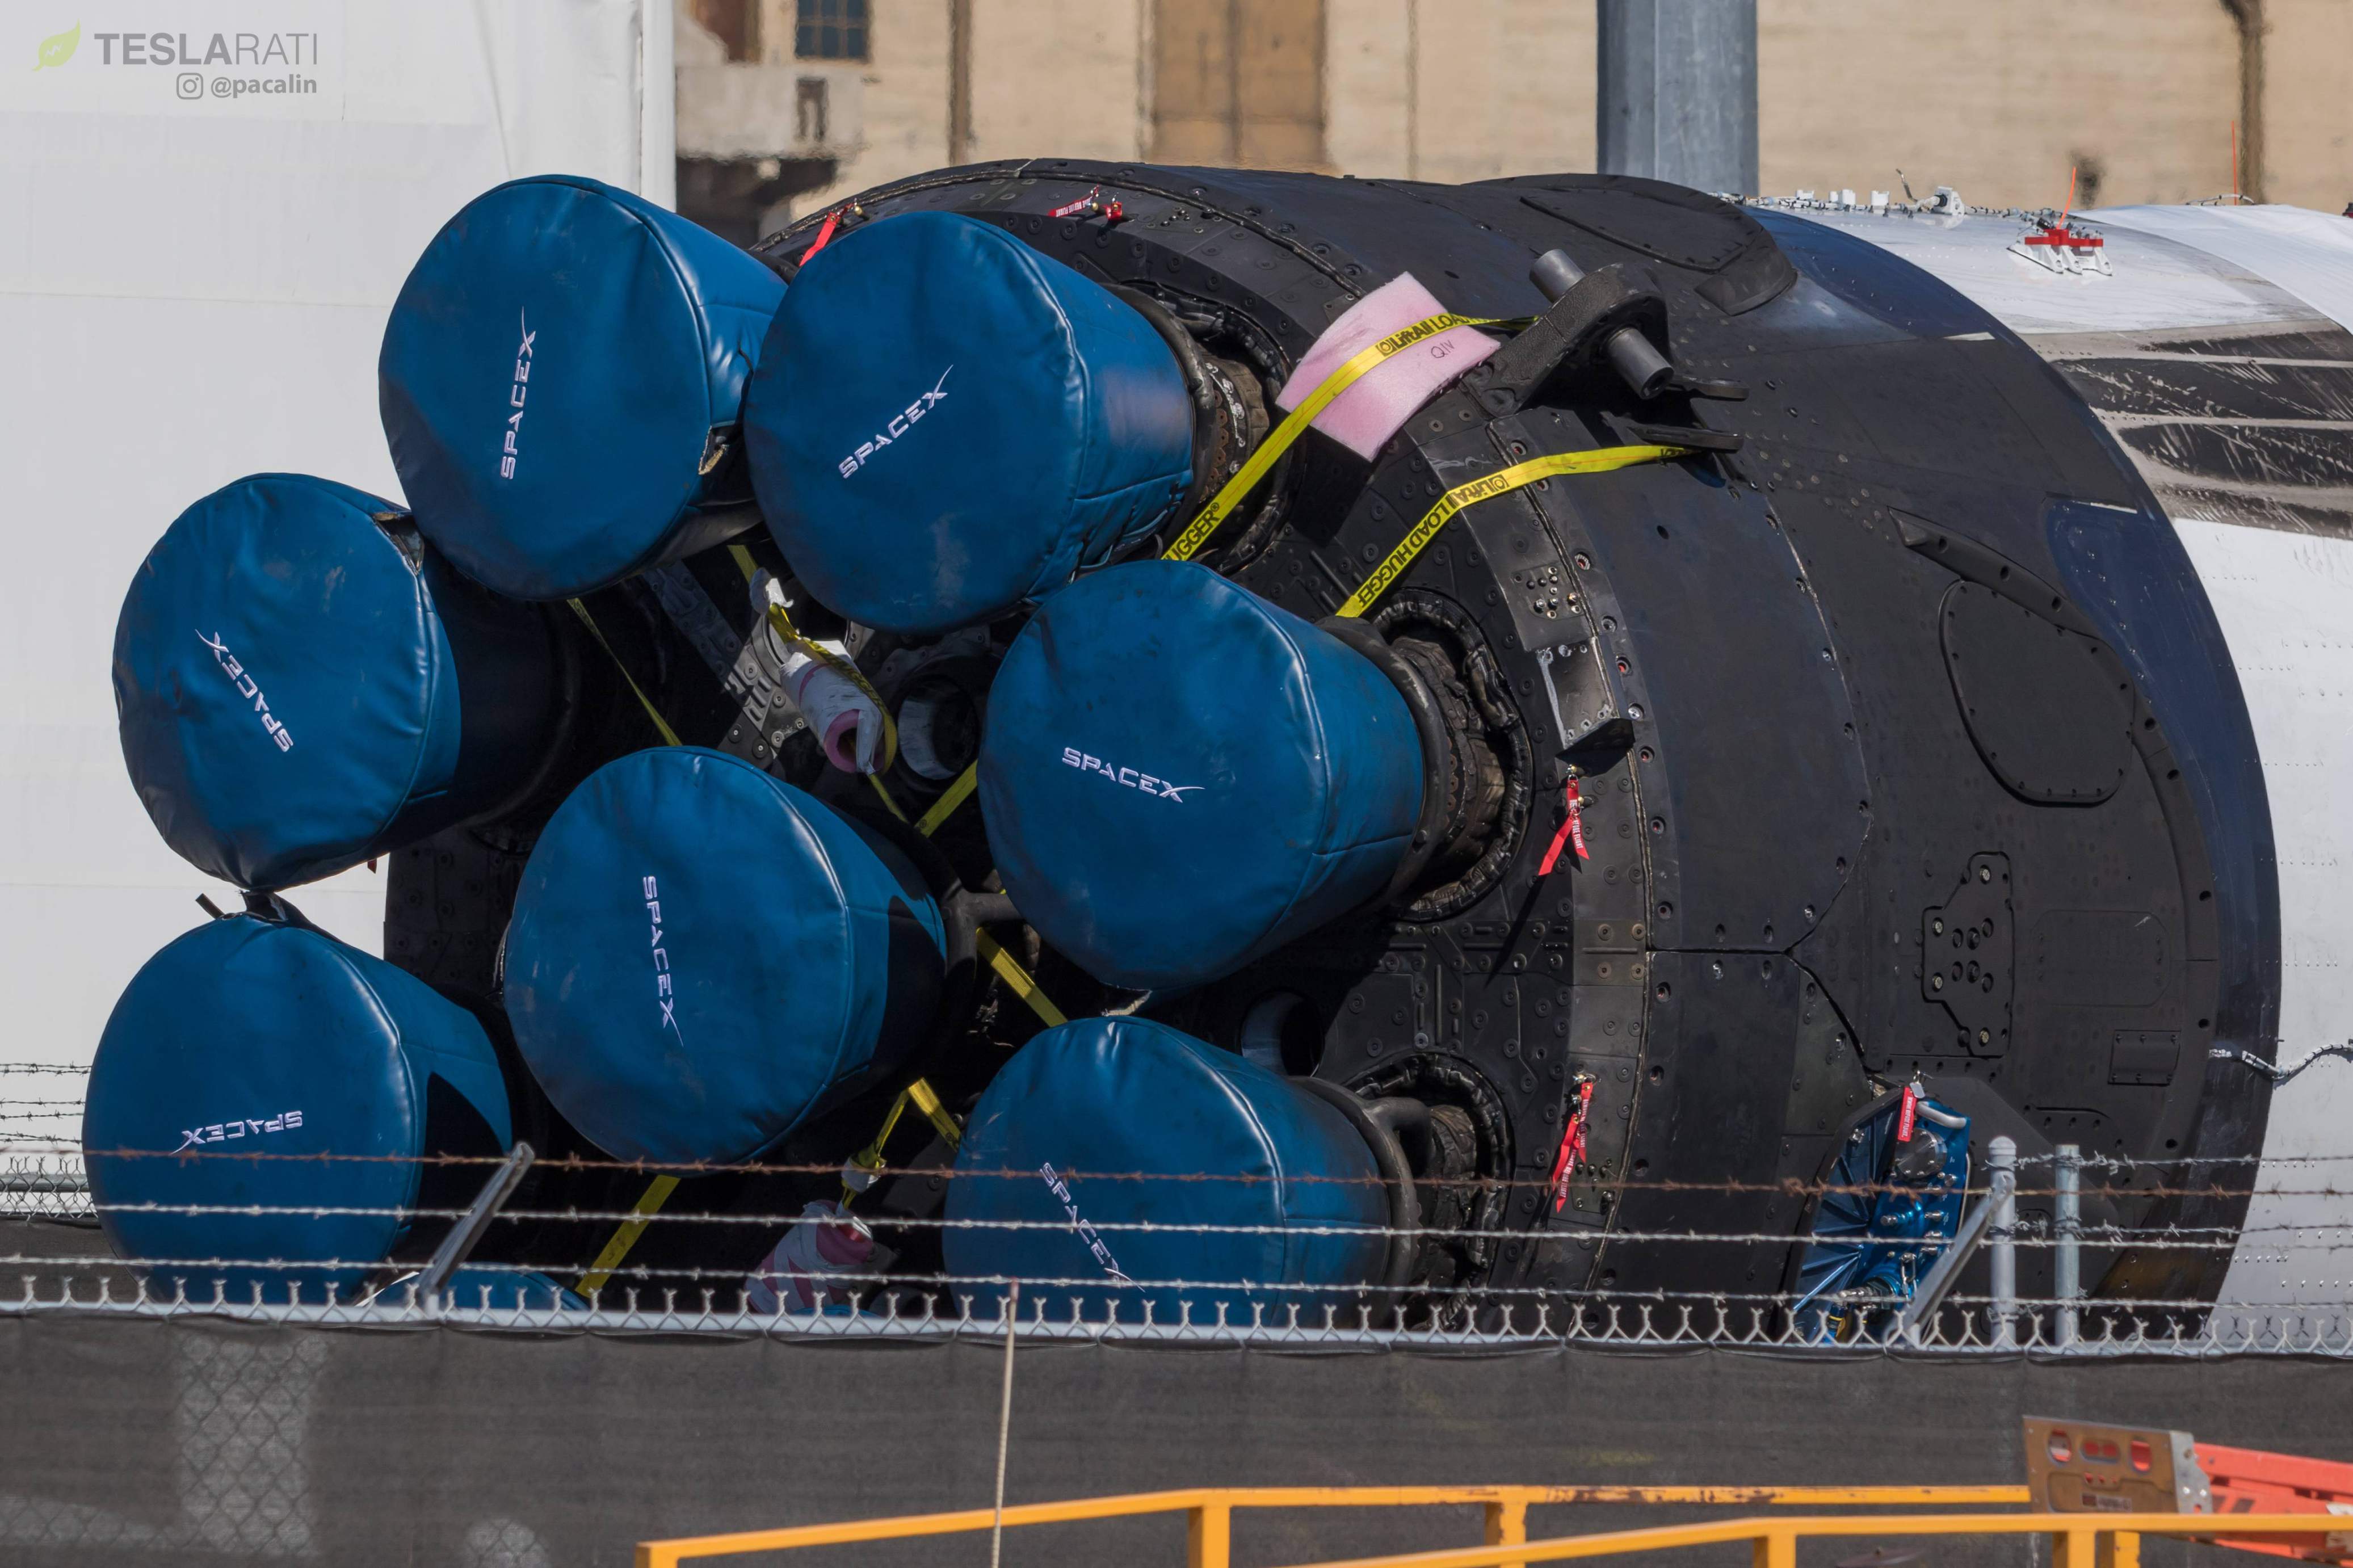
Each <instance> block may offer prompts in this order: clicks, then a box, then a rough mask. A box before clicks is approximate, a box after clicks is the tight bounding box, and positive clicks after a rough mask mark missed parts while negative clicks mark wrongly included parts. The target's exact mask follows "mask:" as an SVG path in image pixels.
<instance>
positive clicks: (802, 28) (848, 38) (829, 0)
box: [793, 0, 866, 60]
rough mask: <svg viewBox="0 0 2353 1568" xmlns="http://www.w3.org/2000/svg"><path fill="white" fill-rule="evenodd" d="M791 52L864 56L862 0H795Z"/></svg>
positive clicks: (829, 57) (815, 55)
mask: <svg viewBox="0 0 2353 1568" xmlns="http://www.w3.org/2000/svg"><path fill="white" fill-rule="evenodd" d="M796 3H797V6H798V13H797V26H795V27H794V29H793V53H795V54H796V55H798V56H799V57H800V58H802V59H805V60H862V59H864V58H866V0H796Z"/></svg>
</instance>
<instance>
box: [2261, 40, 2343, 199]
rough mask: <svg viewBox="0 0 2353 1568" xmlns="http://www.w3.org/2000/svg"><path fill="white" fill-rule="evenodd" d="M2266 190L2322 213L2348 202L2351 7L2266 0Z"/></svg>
mask: <svg viewBox="0 0 2353 1568" xmlns="http://www.w3.org/2000/svg"><path fill="white" fill-rule="evenodd" d="M2263 16H2264V20H2265V22H2266V24H2267V26H2266V29H2265V35H2264V38H2263V163H2264V181H2263V195H2264V197H2265V199H2267V200H2270V201H2274V202H2292V203H2294V204H2295V205H2297V206H2301V207H2318V208H2320V209H2321V210H2323V211H2324V212H2342V211H2343V210H2344V209H2345V205H2346V203H2347V202H2348V200H2353V104H2348V101H2347V94H2346V80H2345V76H2346V68H2347V66H2348V64H2353V5H2348V3H2347V0H2265V4H2264V6H2263Z"/></svg>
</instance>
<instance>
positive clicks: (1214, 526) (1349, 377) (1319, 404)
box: [1161, 310, 1529, 561]
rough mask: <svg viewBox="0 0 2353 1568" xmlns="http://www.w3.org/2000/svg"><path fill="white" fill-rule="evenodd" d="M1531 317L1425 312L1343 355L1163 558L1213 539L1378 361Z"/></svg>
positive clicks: (1186, 553)
mask: <svg viewBox="0 0 2353 1568" xmlns="http://www.w3.org/2000/svg"><path fill="white" fill-rule="evenodd" d="M1528 320H1529V318H1526V317H1501V316H1458V315H1456V314H1455V313H1454V312H1453V311H1451V310H1445V311H1441V312H1440V313H1439V314H1438V315H1435V316H1425V317H1423V318H1422V319H1421V320H1420V321H1416V322H1414V323H1413V325H1411V326H1409V327H1401V328H1399V329H1398V331H1394V332H1391V333H1390V334H1389V335H1388V337H1385V338H1383V339H1381V340H1380V341H1379V342H1375V343H1373V344H1371V345H1369V346H1367V347H1366V348H1362V349H1358V350H1357V351H1356V353H1353V354H1351V355H1349V356H1348V358H1347V359H1346V360H1345V361H1343V362H1342V363H1341V364H1340V366H1339V368H1338V369H1336V370H1335V371H1333V373H1332V374H1329V375H1327V376H1325V377H1324V380H1323V384H1321V385H1319V386H1317V387H1316V389H1315V390H1314V391H1313V392H1311V393H1309V394H1308V395H1307V399H1306V401H1305V402H1303V403H1302V404H1301V405H1299V406H1298V407H1296V408H1294V409H1293V410H1292V411H1291V412H1290V413H1289V414H1288V415H1285V416H1283V421H1282V424H1280V425H1278V426H1275V427H1274V428H1273V429H1272V430H1271V431H1269V432H1268V433H1267V437H1266V439H1265V440H1263V441H1261V442H1260V443H1259V444H1258V449H1257V450H1256V451H1254V452H1252V453H1251V454H1250V459H1249V460H1248V461H1247V462H1245V463H1243V464H1242V466H1241V468H1240V469H1239V470H1238V471H1237V472H1236V473H1235V474H1234V477H1233V478H1232V479H1228V480H1227V481H1226V483H1225V488H1224V489H1220V490H1219V491H1218V493H1217V494H1216V495H1214V496H1212V497H1210V498H1209V504H1208V505H1207V506H1205V507H1203V508H1202V509H1201V511H1200V515H1199V516H1198V517H1196V518H1194V519H1193V521H1191V522H1190V523H1187V525H1186V528H1185V531H1184V532H1182V533H1180V534H1178V535H1177V536H1176V543H1174V544H1171V545H1170V546H1169V547H1168V549H1167V550H1166V552H1164V553H1163V554H1162V556H1161V559H1162V560H1163V561H1190V560H1191V559H1193V557H1194V555H1195V554H1197V553H1198V552H1199V551H1200V548H1201V546H1202V545H1204V544H1206V543H1208V540H1209V535H1211V534H1213V533H1215V532H1217V531H1218V525H1219V524H1220V523H1222V522H1224V521H1226V519H1227V517H1228V516H1229V514H1230V513H1231V512H1232V511H1233V510H1234V508H1236V507H1238V506H1240V505H1241V503H1242V499H1243V498H1244V497H1245V496H1248V495H1249V494H1250V491H1251V489H1254V488H1255V487H1256V486H1257V484H1258V482H1259V480H1261V479H1264V478H1266V472H1267V470H1268V469H1269V468H1273V467H1274V464H1275V459H1276V458H1280V457H1282V455H1283V453H1285V452H1287V451H1289V450H1291V445H1292V443H1293V442H1294V441H1296V440H1298V439H1299V436H1300V433H1301V432H1302V431H1303V430H1305V429H1306V428H1307V426H1310V425H1312V424H1314V422H1315V416H1317V415H1319V414H1321V413H1323V412H1324V409H1325V408H1327V407H1329V406H1330V405H1331V403H1332V400H1333V399H1334V398H1335V397H1337V396H1339V395H1341V394H1342V393H1344V392H1345V391H1347V390H1348V388H1350V387H1352V386H1354V385H1356V383H1357V382H1358V381H1359V380H1361V379H1362V378H1363V377H1364V376H1365V374H1366V373H1367V372H1369V371H1371V370H1372V369H1373V368H1374V367H1375V366H1376V365H1378V364H1380V363H1382V362H1383V361H1385V360H1387V359H1388V358H1389V357H1390V356H1391V355H1393V354H1397V353H1402V352H1403V351H1404V350H1407V349H1409V348H1411V347H1413V345H1414V344H1416V343H1418V342H1422V341H1423V340H1424V339H1427V338H1434V337H1436V336H1437V335H1438V334H1439V333H1440V332H1446V331H1453V330H1454V329H1455V328H1456V327H1505V328H1511V327H1519V326H1525V324H1526V323H1527V321H1528Z"/></svg>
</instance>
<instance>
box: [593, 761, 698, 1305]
mask: <svg viewBox="0 0 2353 1568" xmlns="http://www.w3.org/2000/svg"><path fill="white" fill-rule="evenodd" d="M677 743H678V742H675V741H673V742H670V744H672V745H676V744H677ZM676 1191H678V1178H677V1177H676V1176H656V1177H655V1178H654V1179H653V1181H652V1182H651V1183H650V1184H648V1185H647V1187H646V1190H645V1195H644V1196H642V1197H640V1198H638V1205H637V1207H635V1208H633V1209H631V1210H630V1211H629V1212H630V1213H631V1214H632V1215H636V1216H637V1217H636V1218H634V1219H628V1220H624V1221H622V1222H621V1228H620V1229H618V1230H617V1231H615V1232H614V1233H613V1239H612V1240H610V1241H608V1242H607V1243H606V1244H605V1250H604V1251H602V1252H600V1253H598V1254H597V1255H596V1262H594V1263H592V1264H590V1265H589V1266H588V1272H587V1273H586V1274H583V1275H582V1276H581V1277H580V1278H579V1279H576V1280H575V1281H573V1285H572V1289H574V1290H575V1292H576V1293H578V1294H580V1295H583V1296H586V1295H589V1294H591V1293H592V1292H595V1291H597V1290H602V1289H604V1288H605V1282H606V1281H607V1280H608V1279H612V1277H613V1270H614V1269H616V1268H619V1267H620V1266H621V1259H623V1258H627V1257H628V1255H629V1248H631V1247H635V1246H637V1244H638V1237H640V1236H643V1235H644V1234H645V1232H646V1226H647V1225H648V1224H649V1223H650V1222H651V1221H652V1219H653V1217H654V1215H658V1214H659V1213H660V1212H661V1206H662V1205H664V1204H666V1203H668V1202H670V1194H672V1193H674V1192H676Z"/></svg>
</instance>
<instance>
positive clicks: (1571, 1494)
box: [638, 1486, 2312, 1568]
mask: <svg viewBox="0 0 2353 1568" xmlns="http://www.w3.org/2000/svg"><path fill="white" fill-rule="evenodd" d="M2026 1500H2027V1491H2026V1489H2025V1488H2024V1487H1609V1486H1599V1487H1196V1488H1192V1489H1188V1490H1185V1491H1166V1492H1134V1493H1130V1494H1128V1495H1126V1496H1123V1497H1102V1498H1081V1499H1078V1500H1074V1501H1071V1502H1036V1503H1022V1504H1020V1505H1018V1506H1017V1507H1013V1508H1008V1509H1007V1510H1005V1513H1004V1523H1005V1525H1006V1527H1007V1528H1008V1529H1010V1528H1013V1527H1015V1526H1018V1525H1024V1524H1066V1523H1071V1522H1073V1521H1079V1520H1088V1519H1127V1518H1132V1517H1134V1516H1136V1515H1139V1514H1154V1513H1181V1514H1184V1515H1185V1516H1186V1530H1185V1534H1186V1542H1187V1563H1189V1564H1190V1568H1228V1564H1229V1562H1230V1560H1231V1554H1232V1542H1233V1517H1234V1510H1236V1509H1252V1508H1433V1507H1444V1506H1449V1505H1452V1506H1462V1505H1466V1504H1467V1505H1473V1506H1477V1507H1479V1508H1481V1509H1483V1510H1485V1513H1486V1524H1487V1530H1486V1541H1487V1544H1488V1545H1489V1546H1504V1547H1510V1546H1516V1545H1518V1544H1520V1543H1521V1542H1525V1541H1526V1540H1527V1538H1528V1510H1529V1509H1530V1508H1533V1507H1535V1506H1537V1505H1539V1504H1546V1503H1683V1504H1715V1505H1718V1506H1725V1505H1731V1506H1755V1505H1757V1504H1759V1503H1762V1504H1767V1505H1770V1506H1778V1507H1795V1508H1841V1507H1863V1508H1869V1507H1877V1508H1936V1507H1946V1508H1969V1507H1991V1506H1998V1505H2000V1504H2004V1503H2009V1504H2018V1503H2023V1502H2025V1501H2026ZM997 1517H998V1516H997V1512H996V1510H993V1509H986V1508H974V1509H965V1510H962V1511H961V1512H957V1513H921V1514H907V1515H902V1516H899V1517H896V1518H892V1519H860V1520H849V1521H844V1522H841V1523H837V1524H803V1525H796V1526H793V1527H791V1528H789V1529H786V1530H750V1531H739V1532H737V1533H735V1534H733V1535H698V1536H688V1537H682V1538H681V1539H679V1540H676V1541H646V1542H638V1568H676V1565H677V1564H678V1563H681V1562H682V1561H684V1560H685V1559H687V1558H690V1557H730V1556H734V1555H737V1554H740V1553H743V1552H783V1551H789V1550H791V1549H793V1548H796V1547H802V1546H843V1545H849V1544H854V1543H856V1542H863V1541H903V1540H909V1539H912V1538H913V1537H917V1536H924V1535H956V1534H963V1533H968V1532H970V1531H981V1530H987V1529H990V1528H991V1527H992V1526H994V1525H995V1524H996V1523H997ZM1960 1517H1963V1518H1968V1519H1978V1518H1981V1517H1982V1516H1978V1515H1962V1516H1960ZM1743 1522H1748V1523H1754V1522H1757V1521H1743ZM1861 1522H1862V1523H1866V1524H1868V1523H1879V1522H1883V1521H1881V1520H1878V1519H1875V1518H1873V1517H1872V1516H1868V1515H1866V1516H1864V1518H1863V1519H1862V1521H1861ZM2236 1524H2237V1521H2232V1525H2233V1528H2235V1527H2236ZM1692 1528H1699V1527H1692ZM1710 1528H1713V1527H1710ZM2311 1528H2312V1527H2311V1525H2309V1524H2306V1530H2307V1531H2309V1530H2310V1529H2311ZM1634 1533H1636V1534H1641V1533H1642V1532H1641V1531H1635V1532H1634ZM1710 1539H1715V1538H1714V1537H1711V1538H1710ZM1724 1539H1738V1537H1736V1536H1734V1537H1725V1538H1724ZM1661 1544H1678V1543H1676V1542H1662V1543H1661ZM1626 1550H1639V1549H1638V1548H1627V1549H1626ZM1564 1555H1577V1553H1564ZM1513 1560H1514V1561H1518V1559H1517V1558H1514V1559H1513ZM1482 1561H1483V1559H1482ZM1496 1561H1502V1559H1496ZM1757 1562H1758V1564H1759V1568H1765V1559H1764V1558H1762V1557H1759V1558H1758V1559H1757ZM1772 1568H1788V1563H1785V1562H1777V1563H1775V1564H1773V1565H1772ZM2053 1568H2059V1565H2057V1564H2054V1565H2053ZM2068 1568H2093V1565H2092V1564H2091V1563H2089V1562H2088V1561H2087V1562H2086V1563H2083V1564H2071V1565H2068ZM2125 1568H2129V1565H2125Z"/></svg>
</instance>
